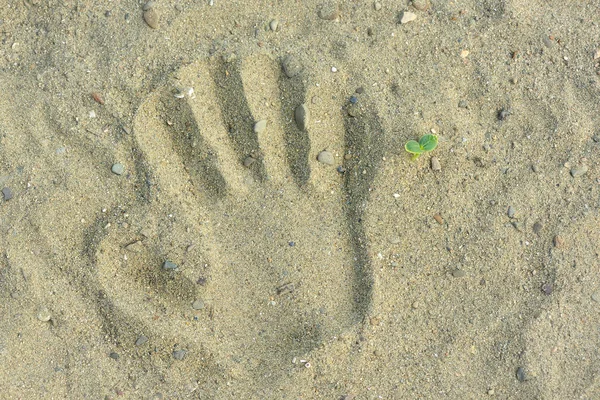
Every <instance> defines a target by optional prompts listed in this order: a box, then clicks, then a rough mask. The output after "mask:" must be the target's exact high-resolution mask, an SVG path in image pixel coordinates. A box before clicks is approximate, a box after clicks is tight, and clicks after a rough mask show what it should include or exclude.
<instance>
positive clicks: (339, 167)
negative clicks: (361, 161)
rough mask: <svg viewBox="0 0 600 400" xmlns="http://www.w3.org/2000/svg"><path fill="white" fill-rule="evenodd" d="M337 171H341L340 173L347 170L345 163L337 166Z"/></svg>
mask: <svg viewBox="0 0 600 400" xmlns="http://www.w3.org/2000/svg"><path fill="white" fill-rule="evenodd" d="M337 172H339V173H340V174H343V173H345V172H346V167H344V166H343V165H339V166H338V167H337Z"/></svg>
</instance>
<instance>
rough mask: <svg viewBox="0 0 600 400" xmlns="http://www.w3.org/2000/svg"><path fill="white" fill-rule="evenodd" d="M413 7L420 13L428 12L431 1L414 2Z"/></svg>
mask: <svg viewBox="0 0 600 400" xmlns="http://www.w3.org/2000/svg"><path fill="white" fill-rule="evenodd" d="M412 5H413V7H414V8H416V9H417V10H419V11H426V10H427V9H428V8H429V0H413V1H412Z"/></svg>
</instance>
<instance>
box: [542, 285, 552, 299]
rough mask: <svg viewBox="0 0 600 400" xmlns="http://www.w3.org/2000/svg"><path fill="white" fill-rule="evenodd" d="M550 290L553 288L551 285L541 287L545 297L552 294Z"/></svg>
mask: <svg viewBox="0 0 600 400" xmlns="http://www.w3.org/2000/svg"><path fill="white" fill-rule="evenodd" d="M552 289H554V288H553V286H552V284H551V283H544V284H543V285H542V292H544V294H545V295H546V296H550V295H551V294H552Z"/></svg>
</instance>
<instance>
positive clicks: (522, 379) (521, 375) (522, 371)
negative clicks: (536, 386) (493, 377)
mask: <svg viewBox="0 0 600 400" xmlns="http://www.w3.org/2000/svg"><path fill="white" fill-rule="evenodd" d="M516 375H517V379H518V380H519V382H525V381H526V380H527V374H526V373H525V369H524V368H523V367H519V368H517V373H516Z"/></svg>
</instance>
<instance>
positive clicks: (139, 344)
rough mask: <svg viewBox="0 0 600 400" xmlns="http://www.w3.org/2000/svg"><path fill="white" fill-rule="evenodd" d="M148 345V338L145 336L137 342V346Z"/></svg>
mask: <svg viewBox="0 0 600 400" xmlns="http://www.w3.org/2000/svg"><path fill="white" fill-rule="evenodd" d="M146 343H148V338H147V337H146V336H144V335H142V336H140V337H138V338H137V340H136V341H135V345H136V346H141V345H143V344H146Z"/></svg>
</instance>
